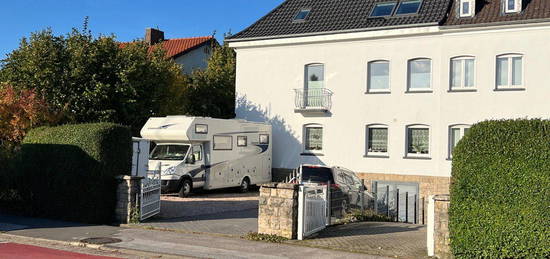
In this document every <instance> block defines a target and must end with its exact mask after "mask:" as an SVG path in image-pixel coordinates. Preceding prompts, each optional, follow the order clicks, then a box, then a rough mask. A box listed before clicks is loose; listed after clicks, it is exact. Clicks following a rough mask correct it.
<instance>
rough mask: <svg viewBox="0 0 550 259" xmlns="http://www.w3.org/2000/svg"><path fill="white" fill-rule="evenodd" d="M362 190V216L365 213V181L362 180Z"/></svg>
mask: <svg viewBox="0 0 550 259" xmlns="http://www.w3.org/2000/svg"><path fill="white" fill-rule="evenodd" d="M359 190H360V192H361V193H360V195H361V196H360V197H361V215H363V214H364V213H365V179H361V188H359Z"/></svg>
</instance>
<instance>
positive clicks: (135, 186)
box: [115, 175, 143, 224]
mask: <svg viewBox="0 0 550 259" xmlns="http://www.w3.org/2000/svg"><path fill="white" fill-rule="evenodd" d="M142 178H143V177H137V176H128V175H120V176H117V177H116V179H117V181H118V186H117V192H116V196H117V203H116V208H115V220H116V222H117V223H121V224H127V223H129V222H131V218H132V211H134V209H135V208H136V206H138V205H139V203H138V201H139V197H138V196H139V195H140V193H141V179H142Z"/></svg>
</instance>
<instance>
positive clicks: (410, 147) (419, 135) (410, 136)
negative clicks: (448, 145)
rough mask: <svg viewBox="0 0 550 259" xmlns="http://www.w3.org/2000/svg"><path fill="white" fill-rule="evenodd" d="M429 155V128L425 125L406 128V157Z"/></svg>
mask: <svg viewBox="0 0 550 259" xmlns="http://www.w3.org/2000/svg"><path fill="white" fill-rule="evenodd" d="M429 155H430V128H429V127H428V126H425V125H413V126H408V127H407V157H428V156H429Z"/></svg>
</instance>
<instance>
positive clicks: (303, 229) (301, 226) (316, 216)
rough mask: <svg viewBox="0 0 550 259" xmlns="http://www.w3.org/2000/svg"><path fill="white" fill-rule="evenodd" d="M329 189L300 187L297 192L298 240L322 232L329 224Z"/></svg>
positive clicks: (324, 187) (323, 187)
mask: <svg viewBox="0 0 550 259" xmlns="http://www.w3.org/2000/svg"><path fill="white" fill-rule="evenodd" d="M329 192H330V191H329V188H327V186H326V185H324V186H308V185H305V186H304V185H302V186H300V189H299V192H298V240H303V239H304V238H305V237H307V236H309V235H311V234H313V233H316V232H319V231H321V230H323V229H324V228H325V227H326V226H327V225H328V224H329V218H330V213H329V211H328V208H329V207H330V206H329V203H330V200H329V197H330V196H329V195H330V194H329Z"/></svg>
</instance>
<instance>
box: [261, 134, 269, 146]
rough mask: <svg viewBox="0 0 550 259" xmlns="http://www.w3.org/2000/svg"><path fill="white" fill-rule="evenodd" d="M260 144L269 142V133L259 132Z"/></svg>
mask: <svg viewBox="0 0 550 259" xmlns="http://www.w3.org/2000/svg"><path fill="white" fill-rule="evenodd" d="M260 144H269V135H267V134H260Z"/></svg>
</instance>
